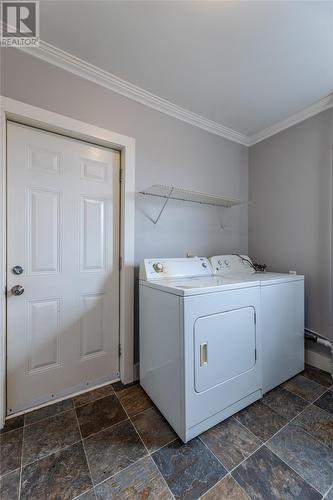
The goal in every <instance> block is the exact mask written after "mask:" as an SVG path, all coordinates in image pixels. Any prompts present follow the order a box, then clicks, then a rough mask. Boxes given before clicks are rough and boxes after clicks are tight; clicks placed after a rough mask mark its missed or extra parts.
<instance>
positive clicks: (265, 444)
mask: <svg viewBox="0 0 333 500" xmlns="http://www.w3.org/2000/svg"><path fill="white" fill-rule="evenodd" d="M320 397H321V396H319V397H318V399H319V398H320ZM315 401H317V400H315ZM311 405H312V403H310V404H308V405H307V406H306V407H305V408H303V410H302V411H301V412H300V413H298V414H297V415H295V416H294V417H293V418H292V419H290V420H289V421H288V422H287V423H286V424H285V425H283V426H282V427H281V428H280V429H279V430H278V431H276V432H275V433H274V434H273V435H272V436H270V437H269V438H268V439H266V441H263V443H262V445H261V446H259V448H258V449H257V450H256V451H258V450H259V449H260V448H262V447H263V446H266V448H268V449H269V450H270V452H271V453H273V454H274V455H275V456H277V457H278V458H279V460H281V461H282V462H283V463H284V464H285V465H287V467H289V468H290V469H291V470H292V471H294V472H295V473H296V474H297V475H298V476H299V477H301V478H302V479H303V481H305V482H306V483H307V484H309V485H310V486H311V487H312V488H313V489H315V490H316V491H317V492H318V493H319V494H320V495H322V493H321V492H320V491H318V489H317V488H316V487H315V486H313V484H312V483H310V481H308V480H307V479H305V477H304V476H303V475H302V474H300V473H299V472H297V471H296V470H295V469H294V468H293V467H291V466H290V465H289V464H288V463H287V462H285V460H283V459H282V458H281V457H279V455H277V454H276V453H275V452H274V451H273V450H271V449H270V448H269V446H267V443H268V441H270V440H271V439H273V438H274V437H275V436H276V435H277V434H279V432H281V431H282V430H283V429H285V428H286V427H287V426H288V425H289V424H290V423H292V422H293V421H294V420H295V419H296V418H297V417H299V416H300V415H301V413H303V412H304V411H305V410H306V409H307V408H309V406H311ZM272 411H273V412H274V410H272ZM274 413H275V414H276V415H278V414H277V413H276V412H274ZM307 434H309V433H307ZM309 435H310V436H311V437H313V436H312V435H311V434H309ZM316 441H317V440H316ZM256 451H255V452H256ZM255 452H253V453H251V455H249V456H248V457H247V458H246V459H245V460H247V459H248V458H250V457H251V456H252V455H253V454H254V453H255ZM245 460H243V461H242V462H240V463H239V464H238V465H237V467H239V466H240V465H241V464H242V463H243V462H245ZM237 467H234V468H233V469H232V470H231V471H230V473H232V472H233V471H234V470H235V469H236V468H237Z"/></svg>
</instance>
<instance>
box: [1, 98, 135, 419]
mask: <svg viewBox="0 0 333 500" xmlns="http://www.w3.org/2000/svg"><path fill="white" fill-rule="evenodd" d="M0 112H1V116H0V131H1V134H0V191H1V203H0V224H1V228H0V276H1V285H0V286H1V293H0V428H1V427H2V426H3V424H4V420H5V415H6V220H7V219H6V218H7V214H6V168H7V167H6V143H7V137H6V134H7V127H6V122H7V120H9V119H10V120H13V121H16V122H18V123H22V124H24V125H32V126H34V127H39V128H41V129H43V130H48V131H50V132H56V133H60V134H62V135H65V136H68V137H72V138H74V139H80V140H83V141H87V142H91V143H94V144H97V145H100V146H106V147H109V148H112V149H117V150H118V151H120V152H121V169H122V182H121V188H120V189H121V192H120V199H121V201H120V211H121V220H120V256H121V258H122V266H121V270H120V345H121V353H122V354H121V357H120V378H121V380H122V382H123V383H125V384H127V383H129V382H132V381H133V379H134V364H133V363H134V318H133V316H134V217H135V139H133V138H132V137H127V136H125V135H120V134H117V133H116V132H112V131H111V130H108V129H104V128H100V127H96V126H95V125H91V124H89V123H85V122H81V121H79V120H75V119H73V118H69V117H67V116H63V115H59V114H57V113H53V112H51V111H47V110H45V109H42V108H37V107H35V106H31V105H30V104H25V103H23V102H21V101H16V100H14V99H10V98H8V97H3V96H0Z"/></svg>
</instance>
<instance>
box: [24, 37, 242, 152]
mask: <svg viewBox="0 0 333 500" xmlns="http://www.w3.org/2000/svg"><path fill="white" fill-rule="evenodd" d="M19 50H21V51H23V52H25V53H27V54H29V55H33V56H35V57H38V58H40V59H43V60H44V61H46V62H48V63H51V64H53V65H55V66H58V67H60V68H62V69H65V70H66V71H70V72H71V73H74V74H75V75H78V76H80V77H82V78H85V79H86V80H89V81H91V82H94V83H97V84H98V85H101V86H103V87H106V88H108V89H110V90H112V91H113V92H116V93H117V94H121V95H123V96H125V97H127V98H129V99H132V100H133V101H136V102H139V103H140V104H144V105H145V106H149V107H150V108H153V109H155V110H156V111H159V112H161V113H164V114H167V115H169V116H172V117H173V118H177V119H178V120H182V121H183V122H186V123H189V124H190V125H194V126H195V127H199V128H201V129H203V130H206V131H207V132H211V133H213V134H215V135H219V136H221V137H224V138H225V139H229V140H231V141H234V142H237V143H239V144H243V145H244V146H248V145H249V137H248V136H246V135H244V134H242V133H240V132H237V131H236V130H232V129H230V128H228V127H225V126H224V125H221V124H220V123H217V122H215V121H212V120H209V119H208V118H204V117H203V116H201V115H198V114H197V113H193V112H192V111H189V110H187V109H184V108H182V107H181V106H177V105H176V104H173V103H171V102H170V101H167V100H166V99H163V98H162V97H158V96H156V95H154V94H151V93H150V92H147V91H146V90H144V89H142V88H140V87H137V86H136V85H133V84H132V83H130V82H127V81H126V80H123V79H122V78H119V77H117V76H115V75H113V74H112V73H109V72H107V71H105V70H103V69H100V68H98V67H97V66H94V65H93V64H90V63H88V62H86V61H83V60H82V59H79V58H78V57H76V56H73V55H72V54H69V53H68V52H65V51H63V50H61V49H58V48H57V47H54V46H53V45H51V44H49V43H47V42H44V41H42V40H41V41H40V45H39V47H33V48H24V47H19Z"/></svg>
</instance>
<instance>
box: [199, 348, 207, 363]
mask: <svg viewBox="0 0 333 500" xmlns="http://www.w3.org/2000/svg"><path fill="white" fill-rule="evenodd" d="M207 364H208V342H202V344H200V366H205V365H207Z"/></svg>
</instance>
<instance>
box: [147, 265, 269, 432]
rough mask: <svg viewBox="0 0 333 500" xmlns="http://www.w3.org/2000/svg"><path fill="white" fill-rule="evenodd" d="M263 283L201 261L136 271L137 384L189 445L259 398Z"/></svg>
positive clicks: (148, 267) (260, 394)
mask: <svg viewBox="0 0 333 500" xmlns="http://www.w3.org/2000/svg"><path fill="white" fill-rule="evenodd" d="M260 324H261V320H260V283H259V281H255V280H252V281H251V282H249V281H245V282H244V280H242V279H225V278H222V277H218V276H213V274H212V269H211V266H210V263H209V261H208V259H206V258H197V257H195V258H187V259H184V258H180V259H146V260H144V262H143V264H142V265H141V268H140V383H141V385H142V387H143V388H144V390H145V391H146V392H147V393H148V394H149V396H150V397H151V399H152V400H153V401H154V403H155V404H156V406H157V407H158V408H159V410H160V411H161V413H162V414H163V415H164V417H165V418H166V419H167V420H168V422H169V423H170V424H171V426H172V427H173V428H174V430H175V431H176V432H177V434H178V435H179V436H180V438H181V439H182V440H183V441H184V442H186V441H188V440H189V439H192V438H193V437H195V436H197V435H198V434H200V433H201V432H203V431H205V430H207V429H209V428H210V427H212V426H213V425H215V424H217V423H218V422H220V421H221V420H224V419H225V418H227V417H229V416H230V415H232V414H233V413H235V412H237V411H239V410H241V409H242V408H244V407H245V406H248V405H249V404H251V403H253V402H254V401H256V400H257V399H259V398H261V397H262V362H261V332H260Z"/></svg>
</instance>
